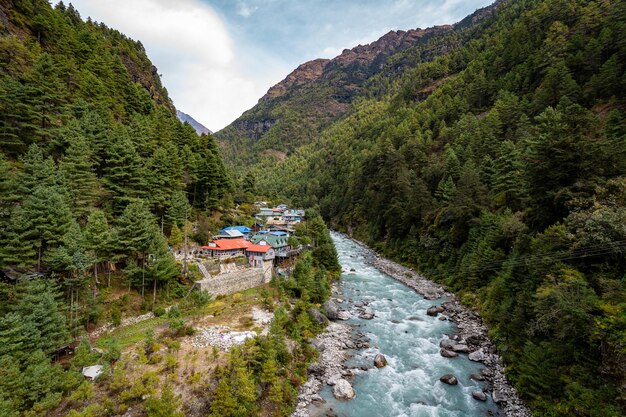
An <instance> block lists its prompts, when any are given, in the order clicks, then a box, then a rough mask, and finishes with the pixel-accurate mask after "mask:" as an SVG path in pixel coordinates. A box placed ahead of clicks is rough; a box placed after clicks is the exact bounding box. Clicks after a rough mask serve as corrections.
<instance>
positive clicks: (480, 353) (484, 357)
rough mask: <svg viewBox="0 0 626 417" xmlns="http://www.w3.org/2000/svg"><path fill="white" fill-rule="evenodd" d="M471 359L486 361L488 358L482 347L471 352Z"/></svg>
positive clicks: (469, 356)
mask: <svg viewBox="0 0 626 417" xmlns="http://www.w3.org/2000/svg"><path fill="white" fill-rule="evenodd" d="M467 357H468V358H469V360H470V361H474V362H484V361H486V360H487V359H488V356H487V354H485V352H483V351H482V349H479V350H477V351H476V352H472V353H470V354H469V355H468V356H467Z"/></svg>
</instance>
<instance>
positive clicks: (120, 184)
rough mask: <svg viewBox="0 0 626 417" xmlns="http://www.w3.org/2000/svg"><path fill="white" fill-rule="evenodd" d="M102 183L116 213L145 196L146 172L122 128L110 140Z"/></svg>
mask: <svg viewBox="0 0 626 417" xmlns="http://www.w3.org/2000/svg"><path fill="white" fill-rule="evenodd" d="M102 182H103V183H104V185H105V187H106V189H107V191H109V193H110V194H111V197H112V203H113V210H114V212H116V213H121V212H122V211H123V210H124V207H126V206H127V205H128V204H129V203H130V202H131V201H134V200H136V199H137V198H141V197H142V196H144V195H145V192H146V171H145V169H144V167H143V164H142V161H141V157H140V156H139V154H138V153H137V152H136V150H135V147H134V146H133V144H132V141H131V140H130V138H129V137H128V133H127V132H126V130H125V129H124V128H121V127H120V128H118V129H117V130H116V131H115V134H114V135H112V136H111V138H110V143H109V145H108V148H107V158H106V166H105V169H104V177H103V178H102Z"/></svg>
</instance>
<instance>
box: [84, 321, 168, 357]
mask: <svg viewBox="0 0 626 417" xmlns="http://www.w3.org/2000/svg"><path fill="white" fill-rule="evenodd" d="M166 322H167V321H166V319H164V318H161V317H153V318H151V319H148V320H144V321H142V322H139V323H135V324H131V325H130V326H125V327H122V328H119V329H115V330H113V331H112V332H111V333H109V334H107V335H104V336H102V337H101V338H99V339H98V340H97V341H96V343H95V344H96V346H97V347H100V348H104V347H106V346H107V343H108V342H109V341H110V340H111V339H115V340H117V341H118V343H119V344H120V347H121V348H122V349H124V348H126V347H128V346H130V345H134V344H135V343H139V342H141V341H142V340H144V339H145V337H146V332H147V331H148V330H153V331H154V330H155V329H156V328H157V327H159V326H161V325H163V324H165V323H166ZM155 333H156V332H155Z"/></svg>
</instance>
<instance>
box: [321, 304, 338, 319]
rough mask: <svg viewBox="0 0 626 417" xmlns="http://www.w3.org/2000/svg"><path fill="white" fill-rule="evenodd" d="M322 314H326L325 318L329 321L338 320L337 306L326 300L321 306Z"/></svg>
mask: <svg viewBox="0 0 626 417" xmlns="http://www.w3.org/2000/svg"><path fill="white" fill-rule="evenodd" d="M322 308H323V309H324V313H326V317H328V318H329V319H330V320H337V319H338V318H339V309H338V308H337V304H335V302H334V301H332V300H328V301H326V302H325V303H324V304H323V305H322Z"/></svg>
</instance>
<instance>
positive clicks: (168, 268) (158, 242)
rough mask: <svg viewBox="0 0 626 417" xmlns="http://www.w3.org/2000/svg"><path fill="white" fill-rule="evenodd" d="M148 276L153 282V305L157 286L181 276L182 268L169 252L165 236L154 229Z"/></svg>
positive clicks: (147, 270) (149, 249)
mask: <svg viewBox="0 0 626 417" xmlns="http://www.w3.org/2000/svg"><path fill="white" fill-rule="evenodd" d="M150 240H151V243H150V247H149V248H148V251H149V255H148V258H147V262H148V267H147V269H146V275H147V276H149V277H150V280H151V281H152V289H153V290H152V291H153V292H152V305H153V306H154V305H155V304H156V292H157V285H163V283H167V282H169V281H171V280H172V279H174V278H176V277H177V276H179V275H180V267H179V266H178V264H177V263H176V259H175V258H174V255H173V254H172V253H171V252H170V251H169V250H168V246H167V241H166V239H165V236H163V235H162V234H161V232H160V231H158V230H156V229H153V231H152V237H151V239H150Z"/></svg>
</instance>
